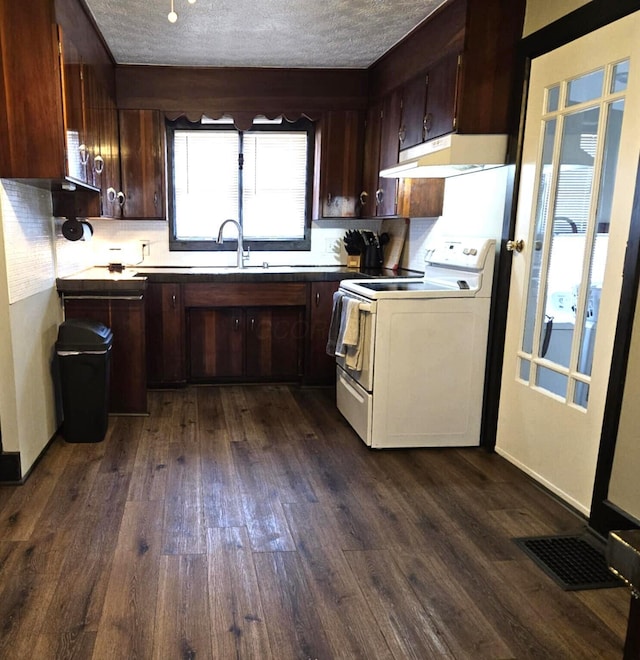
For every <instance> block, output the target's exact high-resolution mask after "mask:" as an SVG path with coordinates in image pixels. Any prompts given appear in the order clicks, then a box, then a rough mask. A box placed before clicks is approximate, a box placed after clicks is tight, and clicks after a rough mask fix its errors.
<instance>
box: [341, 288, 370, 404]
mask: <svg viewBox="0 0 640 660" xmlns="http://www.w3.org/2000/svg"><path fill="white" fill-rule="evenodd" d="M343 293H345V294H346V295H347V296H348V297H349V298H355V299H356V300H358V302H359V303H360V314H361V319H362V324H363V325H362V326H361V327H362V331H363V332H362V338H361V339H360V341H361V346H360V350H361V351H362V369H360V371H356V370H354V369H350V368H349V367H347V365H346V364H345V359H344V358H343V357H340V356H339V355H336V363H337V365H338V366H339V367H341V368H342V369H343V370H344V371H345V372H346V373H347V374H349V376H351V378H353V380H355V381H356V382H357V383H358V384H359V385H360V386H361V387H363V388H364V389H365V390H366V391H367V392H371V390H372V388H373V355H374V349H375V338H376V302H375V301H371V300H367V299H366V298H361V297H360V296H356V295H353V294H352V293H349V292H347V291H343Z"/></svg>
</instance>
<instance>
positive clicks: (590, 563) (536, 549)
mask: <svg viewBox="0 0 640 660" xmlns="http://www.w3.org/2000/svg"><path fill="white" fill-rule="evenodd" d="M513 540H514V541H515V543H517V545H518V546H519V547H520V548H521V549H522V550H523V551H524V552H525V553H526V554H527V555H528V556H529V557H530V558H531V559H533V561H534V562H535V563H536V564H537V565H538V566H539V567H540V568H541V569H542V570H543V571H544V572H545V573H546V574H547V575H548V576H549V577H550V578H551V579H552V580H553V581H554V582H555V583H556V584H558V585H559V586H560V587H562V589H564V590H565V591H578V590H586V589H608V588H612V587H622V586H624V583H623V582H622V580H620V579H618V578H617V577H616V576H615V575H613V573H611V572H610V571H609V568H608V566H607V561H606V559H605V556H604V545H603V546H602V548H598V547H597V541H596V540H595V539H593V538H591V537H590V536H588V535H587V534H578V535H570V536H569V535H565V536H530V537H526V538H518V539H513Z"/></svg>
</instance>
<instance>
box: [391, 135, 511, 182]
mask: <svg viewBox="0 0 640 660" xmlns="http://www.w3.org/2000/svg"><path fill="white" fill-rule="evenodd" d="M507 140H508V136H507V135H464V134H462V135H461V134H459V133H450V134H449V135H445V136H443V137H440V138H436V139H434V140H429V141H428V142H423V143H422V144H417V145H416V146H415V147H409V148H408V149H404V150H403V151H401V152H400V156H399V158H398V164H397V165H394V166H393V167H388V168H386V169H384V170H381V171H380V176H381V177H385V178H388V179H419V178H422V179H443V178H446V177H450V176H457V175H459V174H467V173H469V172H478V171H480V170H487V169H490V168H492V167H500V166H501V165H504V164H505V161H506V156H507Z"/></svg>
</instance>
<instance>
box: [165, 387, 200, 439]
mask: <svg viewBox="0 0 640 660" xmlns="http://www.w3.org/2000/svg"><path fill="white" fill-rule="evenodd" d="M173 396H174V412H173V423H172V428H171V430H172V433H171V442H174V443H175V442H179V443H182V444H183V445H184V446H187V445H194V444H195V443H196V442H197V438H198V433H197V428H196V425H197V418H198V406H197V395H196V389H194V388H186V389H181V390H176V391H175V392H173Z"/></svg>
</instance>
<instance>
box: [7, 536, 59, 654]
mask: <svg viewBox="0 0 640 660" xmlns="http://www.w3.org/2000/svg"><path fill="white" fill-rule="evenodd" d="M68 534H69V531H68V530H64V531H60V532H57V533H50V534H47V535H42V536H40V537H39V538H37V539H33V540H29V541H17V542H12V543H11V545H9V547H8V548H7V542H3V561H4V562H5V563H4V566H3V567H2V583H1V584H0V633H1V634H0V658H32V657H35V656H34V646H35V644H36V641H37V635H38V634H39V633H40V631H41V630H42V627H43V625H44V623H45V620H46V613H47V608H48V606H49V603H50V602H51V599H52V598H53V595H54V593H55V590H56V586H57V582H58V576H59V575H60V571H61V569H62V563H63V560H64V548H65V546H66V539H67V537H68Z"/></svg>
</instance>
